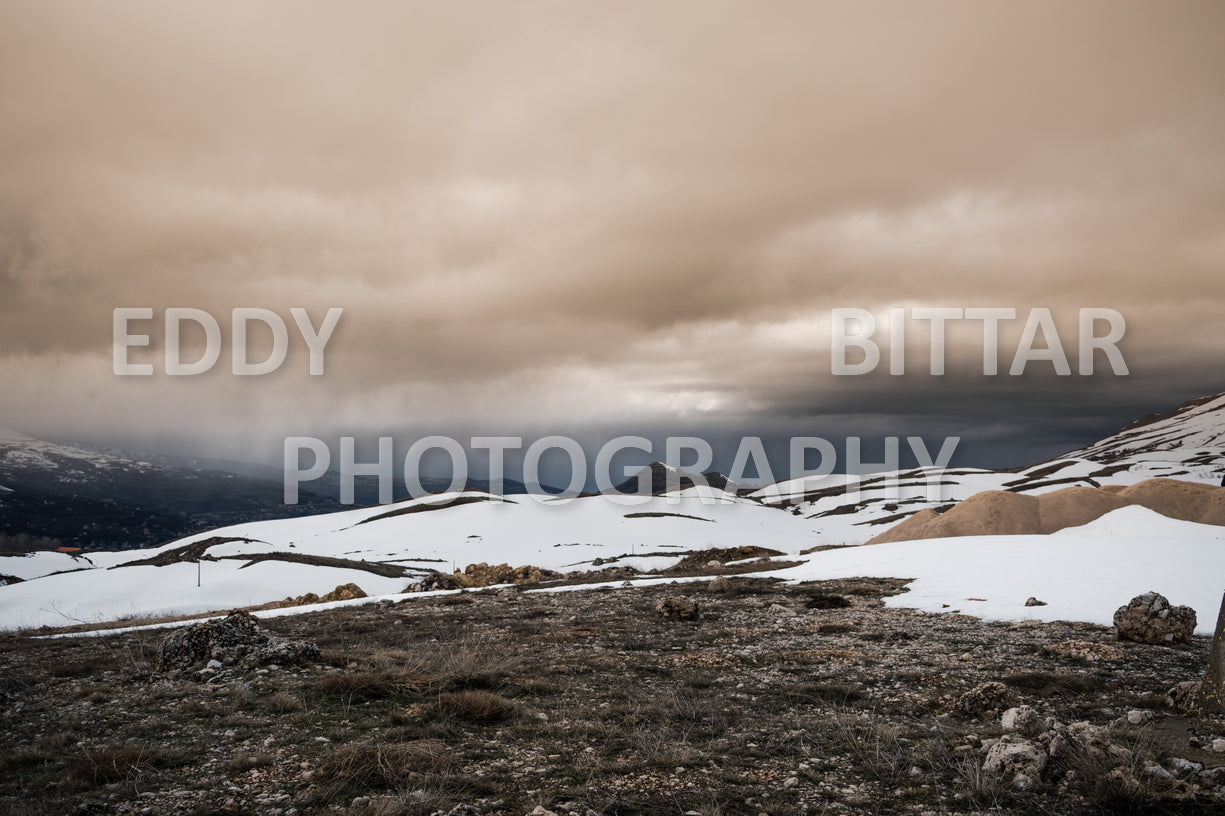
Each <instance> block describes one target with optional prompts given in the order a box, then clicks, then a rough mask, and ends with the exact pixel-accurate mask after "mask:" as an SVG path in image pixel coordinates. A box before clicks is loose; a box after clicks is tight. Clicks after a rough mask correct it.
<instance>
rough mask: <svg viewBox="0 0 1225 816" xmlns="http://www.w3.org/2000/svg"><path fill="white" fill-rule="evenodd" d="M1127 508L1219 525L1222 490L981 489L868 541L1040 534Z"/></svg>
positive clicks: (1157, 485) (1224, 517)
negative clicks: (1038, 492) (1039, 491)
mask: <svg viewBox="0 0 1225 816" xmlns="http://www.w3.org/2000/svg"><path fill="white" fill-rule="evenodd" d="M1129 505H1139V506H1141V507H1147V508H1148V509H1150V510H1152V511H1154V512H1157V513H1160V514H1162V515H1163V516H1169V517H1170V518H1176V519H1181V520H1183V521H1194V522H1198V523H1200V524H1213V525H1217V526H1225V487H1216V486H1213V485H1205V484H1199V483H1196V482H1184V481H1180V480H1178V479H1146V480H1145V481H1143V482H1139V483H1137V484H1134V485H1129V486H1126V487H1123V486H1120V485H1107V486H1105V487H1085V486H1083V485H1079V486H1074V487H1065V488H1063V489H1062V490H1056V491H1053V492H1051V493H1044V494H1042V495H1038V496H1031V495H1026V494H1022V493H1012V492H1010V491H1006V490H986V491H983V492H982V493H976V494H974V495H973V496H971V497H970V498H968V499H966V500H965V501H963V502H959V503H957V504H955V505H953V507H952V508H950V509H948V510H946V511H945V512H943V513H937V512H936V511H934V510H921V511H919V512H918V513H915V514H914V515H913V516H911V517H910V518H908V519H906V520H905V521H902V522H901V523H899V524H896V525H894V526H893V527H890V528H889V529H888V530H886V531H885V532H883V533H881V534H880V535H878V536H876V537H875V538H873V539H871V540H870V541H868V543H869V544H883V543H886V542H890V541H915V540H919V539H925V538H944V537H951V536H967V535H1045V534H1048V533H1053V532H1055V531H1057V530H1062V529H1064V528H1065V527H1079V526H1080V525H1082V524H1088V523H1089V522H1091V521H1093V520H1094V519H1097V518H1100V517H1101V516H1104V515H1106V514H1107V513H1109V512H1111V511H1112V510H1118V509H1119V508H1120V507H1127V506H1129Z"/></svg>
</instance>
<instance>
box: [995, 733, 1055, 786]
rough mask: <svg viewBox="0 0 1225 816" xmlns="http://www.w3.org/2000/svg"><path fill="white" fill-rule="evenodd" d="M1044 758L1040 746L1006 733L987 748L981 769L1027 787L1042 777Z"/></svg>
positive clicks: (1044, 752) (1044, 754)
mask: <svg viewBox="0 0 1225 816" xmlns="http://www.w3.org/2000/svg"><path fill="white" fill-rule="evenodd" d="M1046 759H1047V757H1046V751H1043V750H1042V748H1041V746H1039V745H1036V744H1035V743H1033V742H1030V741H1029V740H1027V739H1025V738H1024V737H1019V736H1017V735H1016V734H1006V735H1005V736H1004V737H1003V738H1002V739H1000V740H999V742H997V743H995V744H994V745H992V746H991V747H990V748H989V749H988V750H987V756H986V758H985V759H984V760H983V770H984V771H986V772H987V773H993V774H998V775H999V776H1001V777H1003V778H1005V779H1008V780H1009V781H1010V782H1012V784H1013V785H1015V786H1016V787H1018V788H1028V787H1030V786H1031V785H1033V784H1034V783H1036V782H1038V781H1039V780H1040V779H1041V778H1042V771H1043V770H1045V769H1046Z"/></svg>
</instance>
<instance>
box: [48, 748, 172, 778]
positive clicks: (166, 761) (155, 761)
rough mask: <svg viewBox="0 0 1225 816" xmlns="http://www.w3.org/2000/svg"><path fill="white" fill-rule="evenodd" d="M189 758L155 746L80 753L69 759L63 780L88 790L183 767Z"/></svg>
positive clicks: (101, 749)
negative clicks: (158, 771)
mask: <svg viewBox="0 0 1225 816" xmlns="http://www.w3.org/2000/svg"><path fill="white" fill-rule="evenodd" d="M190 760H191V755H190V754H188V753H187V752H185V751H182V750H179V749H176V748H165V747H157V746H139V747H137V746H128V745H125V746H120V747H113V748H99V749H94V750H89V751H83V752H81V753H80V754H77V755H75V756H73V757H70V758H69V759H68V761H67V762H66V763H65V766H64V778H65V779H66V780H68V781H70V782H74V783H77V784H78V785H84V786H87V787H98V786H100V785H106V784H110V783H112V782H119V781H122V780H124V779H131V778H134V777H136V776H139V775H141V774H145V773H148V772H150V771H153V770H156V769H161V768H175V767H179V766H180V765H185V764H187V763H188V762H189V761H190Z"/></svg>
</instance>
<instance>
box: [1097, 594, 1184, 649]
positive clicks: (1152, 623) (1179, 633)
mask: <svg viewBox="0 0 1225 816" xmlns="http://www.w3.org/2000/svg"><path fill="white" fill-rule="evenodd" d="M1195 623H1196V620H1195V610H1194V609H1192V608H1191V607H1189V606H1170V602H1169V601H1168V600H1166V598H1165V596H1164V595H1161V594H1160V593H1157V592H1146V593H1144V594H1143V595H1137V596H1136V597H1134V598H1132V599H1131V600H1130V601H1129V602H1128V603H1127V605H1126V606H1120V607H1119V608H1118V609H1117V610H1116V611H1115V613H1114V628H1115V631H1116V632H1117V633H1118V636H1119V640H1133V641H1136V642H1137V643H1164V644H1170V643H1186V642H1187V641H1189V640H1190V639H1191V635H1192V634H1193V633H1194V632H1195Z"/></svg>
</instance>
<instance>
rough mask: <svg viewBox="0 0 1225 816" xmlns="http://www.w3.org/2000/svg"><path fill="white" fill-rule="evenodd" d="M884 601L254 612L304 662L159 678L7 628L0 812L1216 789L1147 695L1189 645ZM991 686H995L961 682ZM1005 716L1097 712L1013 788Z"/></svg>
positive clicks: (148, 656)
mask: <svg viewBox="0 0 1225 816" xmlns="http://www.w3.org/2000/svg"><path fill="white" fill-rule="evenodd" d="M902 591H905V590H904V583H903V582H900V581H884V580H874V579H853V580H844V581H830V582H821V583H814V584H809V585H804V586H798V587H786V586H782V585H779V584H776V583H773V582H770V581H767V580H764V579H759V578H754V577H752V576H732V577H726V576H725V577H722V578H719V579H717V580H716V582H714V583H712V582H698V583H690V584H663V585H659V586H655V587H635V588H632V589H630V588H615V589H610V588H602V589H590V588H581V589H575V590H573V591H564V592H553V593H547V592H541V591H539V587H530V588H529V587H521V588H518V589H506V588H503V589H486V590H473V591H468V592H463V593H459V594H453V595H446V596H439V597H430V598H425V597H423V598H418V599H411V600H408V601H405V602H402V603H397V604H391V603H387V602H384V603H376V604H370V605H367V606H355V607H348V608H342V609H334V610H330V611H320V612H315V613H310V614H303V615H297V616H292V617H284V618H276V619H270V620H268V621H264V622H261V624H260V625H261V626H262V627H263V628H264V629H266V630H267V631H268V632H269V633H270V634H274V635H276V636H278V637H282V638H290V639H295V640H306V641H312V642H314V643H316V644H318V646H319V648H320V650H321V659H320V660H319V661H318V662H314V663H311V664H309V665H304V666H276V665H272V666H262V667H253V666H244V665H242V664H239V663H231V664H228V665H227V664H226V663H225V662H224V661H222V662H221V665H220V666H216V665H214V666H213V667H211V668H208V667H206V668H202V669H201V668H195V667H193V668H189V669H178V670H162V669H159V667H158V663H159V655H160V645H161V643H162V641H163V639H164V638H165V637H166V635H167V630H147V631H136V632H128V633H124V634H115V635H109V636H105V637H69V638H61V639H37V638H34V637H32V636H31V635H32V634H40V633H7V634H4V635H2V636H0V712H2V713H0V763H2V765H0V814H71V813H83V814H84V813H89V814H95V813H96V814H103V813H106V814H110V813H115V814H119V813H131V814H222V813H225V814H269V815H270V816H271V815H273V814H280V815H281V816H293V814H307V813H316V812H321V813H341V814H349V815H350V816H359V815H360V816H365V815H367V814H368V815H369V816H375V815H376V814H377V816H392V815H393V814H422V815H423V816H424V815H427V814H437V813H441V814H455V815H456V816H459V815H460V814H469V816H471V814H484V815H485V816H490V815H491V814H514V816H524V815H525V814H531V813H535V814H537V816H540V814H547V813H555V814H570V813H576V814H579V816H590V814H593V813H594V814H690V815H691V816H692V814H701V816H715V815H716V814H762V813H764V814H771V815H773V814H800V813H812V814H815V813H839V814H877V813H879V814H894V813H896V814H916V815H917V814H970V813H987V812H992V813H998V812H1001V811H1002V812H1007V813H1033V814H1074V813H1216V812H1220V809H1221V808H1222V807H1225V805H1223V801H1225V769H1221V770H1217V769H1218V767H1219V766H1221V765H1222V764H1225V753H1222V752H1217V751H1214V750H1213V741H1214V740H1220V739H1221V738H1222V737H1225V721H1222V720H1221V719H1211V718H1205V717H1202V716H1196V715H1184V714H1179V713H1178V712H1176V711H1175V710H1174V709H1173V708H1172V707H1171V703H1170V701H1169V700H1168V698H1167V696H1166V692H1167V690H1169V689H1171V688H1172V687H1174V686H1175V685H1176V684H1177V683H1179V682H1182V681H1187V680H1195V679H1199V678H1200V677H1201V676H1202V674H1203V670H1204V667H1205V665H1206V660H1207V653H1208V641H1207V639H1204V638H1196V639H1194V640H1193V642H1192V643H1191V644H1190V645H1185V646H1177V647H1168V646H1150V645H1142V644H1137V643H1127V642H1120V641H1119V640H1117V638H1116V637H1115V634H1114V632H1113V631H1112V630H1111V629H1108V628H1103V627H1099V626H1092V625H1087V624H1078V623H1050V624H1043V623H1032V622H1026V623H1016V624H1001V623H987V622H982V621H979V620H977V619H975V618H972V617H969V616H964V615H960V614H953V613H952V610H950V613H949V614H943V615H932V614H925V613H919V612H914V611H909V610H894V609H887V608H884V606H883V602H882V600H881V599H882V597H884V596H886V595H890V594H894V593H897V592H902ZM682 596H683V597H682ZM666 599H674V601H670V602H669V603H666V604H664V605H663V609H664V610H665V612H668V613H669V614H664V613H663V612H661V611H659V609H657V605H659V604H660V602H661V601H664V600H666ZM677 599H679V600H677ZM685 599H687V600H689V601H693V602H695V603H696V606H693V605H690V604H688V603H684V602H682V601H683V600H685ZM1127 600H1128V598H1120V599H1119V602H1120V604H1123V603H1126V602H1127ZM990 682H998V683H1000V684H1002V686H987V687H983V688H979V689H978V691H974V690H975V689H976V687H979V686H980V685H981V684H984V683H990ZM968 692H970V693H969V694H968ZM1019 705H1028V706H1030V707H1032V709H1034V711H1035V712H1037V715H1038V716H1039V717H1042V718H1046V717H1050V718H1054V719H1055V720H1058V721H1059V723H1061V724H1066V725H1068V726H1069V728H1070V729H1071V730H1067V729H1065V731H1064V732H1060V733H1071V732H1072V731H1074V730H1075V729H1077V728H1079V729H1081V730H1080V731H1078V732H1077V733H1088V732H1087V731H1085V727H1084V726H1074V727H1073V726H1071V724H1073V723H1082V722H1084V723H1088V724H1091V726H1097V727H1099V728H1091V729H1090V730H1091V731H1092V732H1093V733H1094V734H1095V735H1096V736H1095V738H1094V739H1095V742H1094V743H1093V745H1092V746H1091V745H1089V743H1088V742H1086V743H1085V745H1084V746H1082V747H1080V748H1076V747H1075V746H1073V748H1075V750H1069V749H1066V748H1065V749H1064V751H1063V753H1061V754H1060V755H1059V756H1058V757H1057V758H1056V757H1054V756H1053V757H1052V758H1051V760H1050V761H1049V762H1048V763H1047V764H1046V767H1045V768H1044V769H1043V770H1042V773H1041V776H1040V778H1035V779H1033V780H1029V783H1028V784H1027V783H1026V780H1020V781H1017V780H1014V779H1012V778H1011V777H1010V776H1009V775H1007V774H1001V773H994V772H990V771H986V770H984V769H983V763H984V758H985V756H987V753H988V752H987V749H988V748H990V746H991V745H992V744H993V741H994V740H997V739H998V738H1000V737H1001V735H1002V734H1003V733H1004V729H1003V727H1002V725H1001V717H1000V715H1001V714H1002V713H1003V711H1004V710H1005V709H1007V708H1011V707H1015V706H1019ZM1051 722H1054V720H1050V721H1048V725H1049V723H1051ZM1044 727H1046V726H1044ZM1060 727H1061V728H1062V727H1063V725H1061V726H1060ZM1009 739H1011V737H1010V738H1009ZM1008 741H1009V740H1008V739H1006V740H1004V742H1006V743H1007V742H1008ZM1094 746H1096V747H1094ZM1217 747H1218V748H1225V743H1221V742H1218V743H1217Z"/></svg>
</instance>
